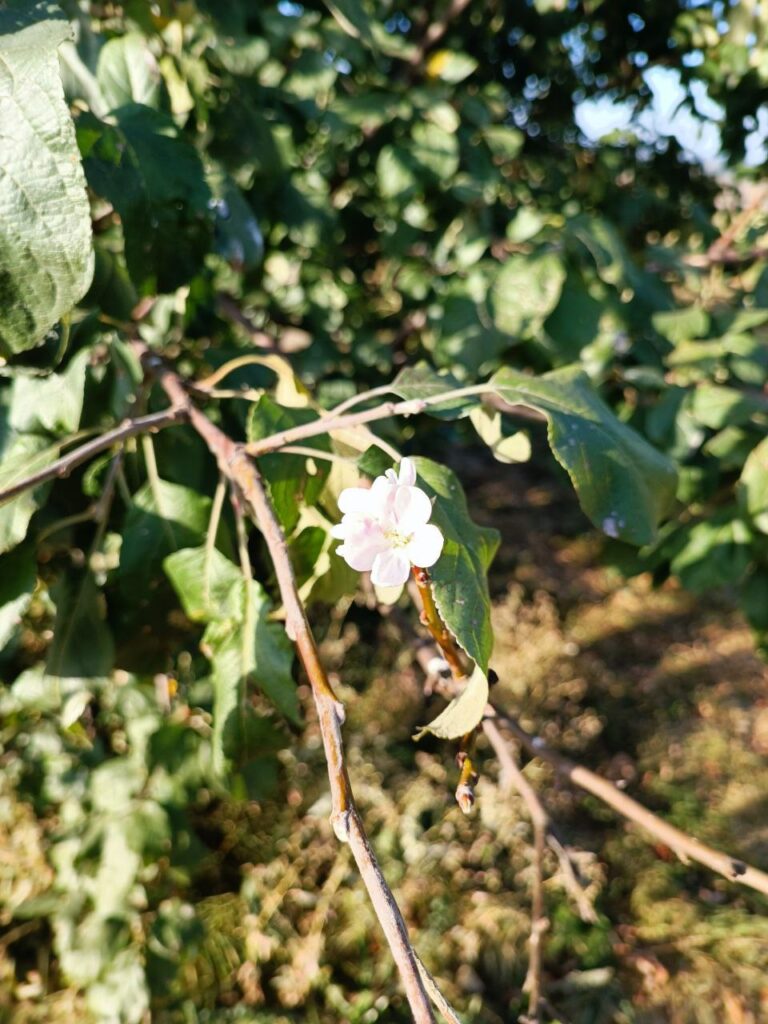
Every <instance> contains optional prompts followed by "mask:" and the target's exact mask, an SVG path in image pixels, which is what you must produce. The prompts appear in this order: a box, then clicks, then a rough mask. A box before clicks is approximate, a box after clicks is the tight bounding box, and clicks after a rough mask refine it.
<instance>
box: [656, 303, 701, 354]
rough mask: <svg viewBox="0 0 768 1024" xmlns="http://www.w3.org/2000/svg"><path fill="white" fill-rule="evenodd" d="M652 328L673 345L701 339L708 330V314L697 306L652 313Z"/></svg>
mask: <svg viewBox="0 0 768 1024" xmlns="http://www.w3.org/2000/svg"><path fill="white" fill-rule="evenodd" d="M651 321H652V323H653V326H654V327H655V328H656V330H657V331H658V332H659V334H663V335H664V337H665V338H667V339H668V340H669V341H671V342H672V343H673V344H674V345H678V344H680V342H683V341H690V340H691V339H693V338H701V337H702V336H703V335H705V334H706V333H707V331H708V330H709V314H708V313H707V312H706V310H703V309H700V308H699V307H698V306H689V307H688V308H687V309H675V310H672V311H670V312H662V313H654V314H653V316H652V317H651Z"/></svg>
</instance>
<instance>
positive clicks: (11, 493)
mask: <svg viewBox="0 0 768 1024" xmlns="http://www.w3.org/2000/svg"><path fill="white" fill-rule="evenodd" d="M185 417H186V410H185V409H184V408H183V407H180V406H175V405H172V406H171V407H170V408H169V409H163V410H162V411H161V412H152V413H149V414H148V415H147V416H134V417H131V418H130V419H126V420H124V421H123V422H122V423H121V424H119V426H117V427H113V428H112V430H108V431H107V432H106V433H104V434H100V435H99V436H98V437H95V438H94V439H93V440H92V441H88V442H87V443H86V444H83V445H81V446H80V447H79V448H75V449H74V450H73V451H71V452H70V453H69V454H68V455H63V456H62V457H61V458H60V459H56V461H55V462H52V463H51V464H50V466H46V467H45V468H44V469H41V470H38V472H37V473H30V474H29V476H26V477H24V478H23V479H22V480H18V481H17V482H16V483H14V484H11V485H10V487H6V488H5V489H4V490H2V491H0V505H2V504H4V503H5V502H6V501H10V500H11V499H12V498H15V497H17V496H18V495H19V494H22V493H23V492H24V491H28V490H30V489H31V488H33V487H39V486H40V484H43V483H45V482H46V481H47V480H53V479H54V478H56V477H65V476H68V475H69V474H70V473H71V472H72V470H73V469H74V468H75V466H79V465H80V463H81V462H87V460H88V459H90V458H91V457H92V456H94V455H98V454H99V452H103V451H104V450H105V449H107V448H111V447H112V445H114V444H117V443H118V442H120V441H125V440H126V439H127V438H129V437H135V436H136V435H137V434H146V433H154V432H155V431H157V430H162V428H163V427H170V426H171V425H172V424H174V423H179V422H181V421H182V420H184V419H185Z"/></svg>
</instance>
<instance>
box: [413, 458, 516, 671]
mask: <svg viewBox="0 0 768 1024" xmlns="http://www.w3.org/2000/svg"><path fill="white" fill-rule="evenodd" d="M414 462H415V464H416V470H417V472H418V475H419V479H418V481H417V484H418V486H419V487H423V489H424V490H425V491H426V492H427V494H429V495H430V497H434V499H435V502H434V507H433V511H432V520H431V521H432V522H433V523H434V524H435V526H437V527H438V528H439V529H440V531H441V532H442V534H443V537H444V538H445V543H444V546H443V551H442V554H441V555H440V558H439V559H438V560H437V562H436V564H435V565H433V566H432V568H431V569H430V570H429V572H430V576H431V577H432V582H433V589H434V594H435V603H436V605H437V608H438V611H439V612H440V615H441V616H442V618H443V621H444V622H445V624H446V626H448V628H449V629H450V631H451V632H452V633H453V635H454V636H455V637H456V639H457V641H458V642H459V644H460V645H461V646H462V647H463V648H464V650H465V651H466V652H467V654H468V655H469V656H470V658H472V659H473V660H474V661H476V662H477V664H478V665H479V666H480V667H481V668H482V669H483V671H487V669H488V659H489V658H490V656H491V650H492V648H493V632H492V630H491V602H490V598H489V595H488V567H489V566H490V564H491V562H492V560H493V556H494V555H495V554H496V549H497V548H498V546H499V540H500V538H499V534H498V532H497V531H496V530H492V529H489V528H487V527H483V526H478V525H477V524H476V523H474V522H473V521H472V519H471V518H470V515H469V510H468V508H467V499H466V497H465V495H464V492H463V490H462V488H461V484H460V483H459V481H458V479H457V477H456V475H455V474H454V473H453V472H452V471H451V470H450V469H448V468H447V467H446V466H441V465H440V464H439V463H437V462H432V461H431V459H425V458H422V457H417V458H415V459H414Z"/></svg>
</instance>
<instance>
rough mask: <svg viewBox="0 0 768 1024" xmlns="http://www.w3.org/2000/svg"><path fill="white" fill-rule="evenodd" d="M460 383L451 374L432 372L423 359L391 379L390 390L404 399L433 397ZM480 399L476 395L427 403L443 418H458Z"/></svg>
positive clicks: (430, 410) (430, 412)
mask: <svg viewBox="0 0 768 1024" xmlns="http://www.w3.org/2000/svg"><path fill="white" fill-rule="evenodd" d="M461 386H462V385H461V381H458V380H457V379H456V378H455V377H454V376H453V374H450V373H435V371H434V370H433V369H432V367H431V366H430V365H429V364H428V363H425V362H421V363H417V364H416V366H407V367H406V368H405V369H404V370H401V371H400V373H398V375H397V376H396V377H395V379H394V380H393V381H392V391H393V392H394V393H395V394H396V395H399V396H400V397H401V398H406V399H411V398H430V399H432V398H435V397H436V396H437V395H441V394H443V392H445V391H454V390H455V389H456V388H460V387H461ZM479 401H480V398H479V396H478V395H469V396H466V397H463V398H454V399H448V400H447V401H446V402H440V403H439V404H436V405H430V406H429V414H430V416H439V417H440V418H441V419H446V420H454V419H458V418H459V417H460V416H466V415H467V414H468V413H469V411H470V410H471V409H472V408H473V407H474V406H476V405H477V404H478V402H479Z"/></svg>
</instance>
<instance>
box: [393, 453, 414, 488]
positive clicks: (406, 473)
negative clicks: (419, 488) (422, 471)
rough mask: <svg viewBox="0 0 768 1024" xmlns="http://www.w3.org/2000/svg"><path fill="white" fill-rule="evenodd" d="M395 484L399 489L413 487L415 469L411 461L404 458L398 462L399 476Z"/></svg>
mask: <svg viewBox="0 0 768 1024" xmlns="http://www.w3.org/2000/svg"><path fill="white" fill-rule="evenodd" d="M397 482H398V483H399V484H400V486H401V487H413V485H414V484H415V483H416V467H415V466H414V464H413V462H412V461H411V459H408V458H405V459H401V460H400V474H399V476H398V478H397Z"/></svg>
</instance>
